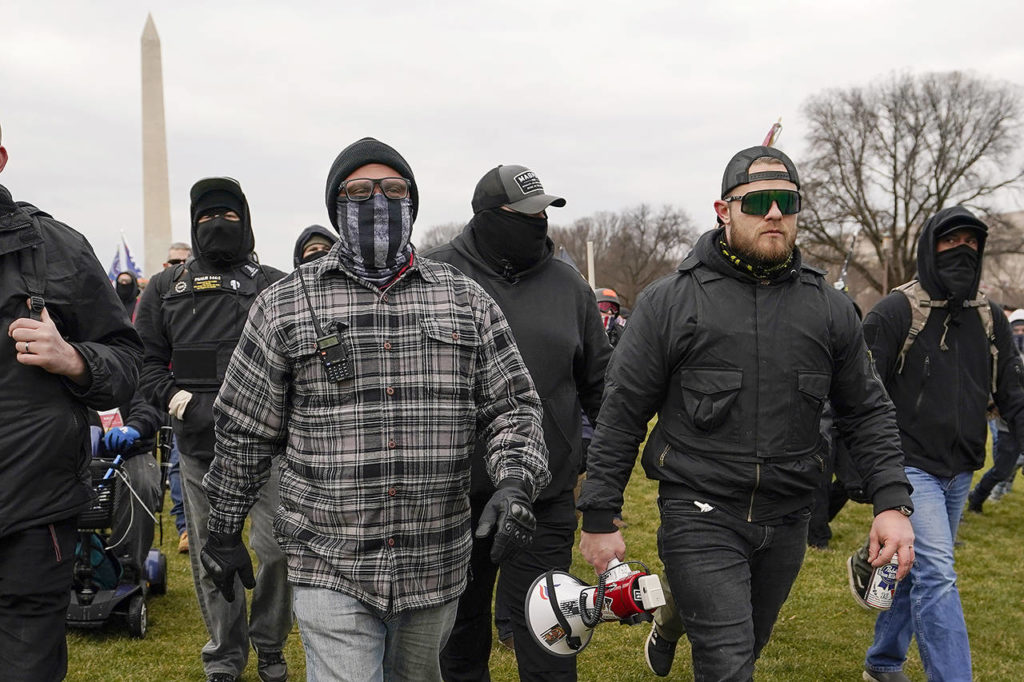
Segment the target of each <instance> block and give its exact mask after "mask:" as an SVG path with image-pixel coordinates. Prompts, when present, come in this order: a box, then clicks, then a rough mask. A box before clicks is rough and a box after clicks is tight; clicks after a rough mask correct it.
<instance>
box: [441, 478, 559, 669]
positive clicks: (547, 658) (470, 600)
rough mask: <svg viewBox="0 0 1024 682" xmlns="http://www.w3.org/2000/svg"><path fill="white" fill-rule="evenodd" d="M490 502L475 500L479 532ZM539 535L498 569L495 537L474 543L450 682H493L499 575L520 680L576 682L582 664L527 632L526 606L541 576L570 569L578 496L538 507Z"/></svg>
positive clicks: (445, 653)
mask: <svg viewBox="0 0 1024 682" xmlns="http://www.w3.org/2000/svg"><path fill="white" fill-rule="evenodd" d="M485 503H486V500H473V504H472V511H473V527H474V528H476V524H477V521H478V520H479V518H480V514H481V512H482V511H483V507H484V504H485ZM533 511H534V514H535V515H536V517H537V531H536V533H535V534H534V538H533V544H532V545H531V546H530V547H529V548H527V550H526V551H524V552H522V553H521V554H519V556H517V557H516V558H514V559H512V560H511V561H508V562H505V563H504V564H502V565H501V572H500V575H498V567H497V566H495V565H494V564H492V563H491V558H490V552H491V538H485V539H483V540H477V539H475V538H474V540H473V555H472V558H471V559H470V566H471V571H472V573H471V574H470V582H469V585H468V586H467V587H466V591H465V592H464V593H463V595H462V597H460V598H459V610H458V613H457V615H456V617H455V627H454V628H453V629H452V634H451V636H450V637H448V643H447V644H446V645H445V647H444V649H443V650H442V651H441V674H442V676H443V677H444V679H445V680H447V682H462V681H463V680H466V681H469V680H472V681H473V682H477V681H478V680H489V679H490V674H489V673H488V666H487V664H488V660H489V658H490V655H491V594H492V592H493V591H494V580H495V576H496V575H497V576H498V578H497V579H498V594H499V598H500V599H503V600H504V602H505V604H506V605H507V608H508V611H509V614H510V616H511V619H512V627H513V632H514V635H515V643H516V662H517V663H518V665H519V679H520V680H524V681H531V680H538V681H540V680H575V679H576V659H575V657H572V658H564V657H560V656H553V655H551V654H549V653H548V652H547V651H545V650H544V649H542V648H541V647H540V646H539V645H538V644H537V643H536V642H535V641H534V640H533V636H532V635H531V634H530V632H529V630H528V629H527V627H526V616H525V606H524V601H525V599H526V593H527V591H528V590H529V589H530V586H531V585H532V584H533V581H534V580H535V579H536V578H537V576H539V575H541V574H542V573H545V572H546V571H549V570H551V569H555V568H557V569H562V570H565V571H568V570H569V567H570V564H571V563H572V547H573V541H574V539H575V532H576V509H575V506H574V505H573V499H572V491H571V490H569V491H566V493H565V494H563V495H561V496H560V497H558V498H557V499H555V500H552V501H550V502H544V503H539V504H536V505H534V509H533Z"/></svg>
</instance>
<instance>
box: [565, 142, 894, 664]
mask: <svg viewBox="0 0 1024 682" xmlns="http://www.w3.org/2000/svg"><path fill="white" fill-rule="evenodd" d="M799 182H800V181H799V178H798V176H797V172H796V168H795V167H794V166H793V162H792V161H791V160H790V159H789V157H787V156H786V155H785V154H783V153H782V152H780V151H779V150H777V149H773V148H770V147H752V148H749V149H745V150H743V151H741V152H739V153H737V154H736V155H735V156H733V158H732V160H731V161H730V162H729V164H728V166H727V167H726V171H725V175H724V177H723V179H722V198H721V199H720V200H719V201H716V202H715V211H716V214H717V216H718V220H719V222H720V223H721V225H722V226H721V227H719V228H718V229H714V230H710V231H709V232H706V233H705V234H704V235H702V236H701V237H700V239H699V240H698V242H697V244H696V246H695V247H694V250H693V251H692V252H691V253H690V255H689V256H687V258H686V259H685V260H684V261H683V262H682V264H681V265H680V266H679V270H678V272H676V273H674V274H672V275H669V276H667V277H665V278H663V279H661V280H658V281H657V282H655V283H654V284H652V285H651V286H649V287H648V288H647V289H646V290H645V291H644V292H643V293H642V294H641V296H640V299H639V301H638V302H637V305H636V307H635V309H634V311H633V315H632V316H631V317H630V320H629V324H628V325H627V326H626V330H625V332H624V333H623V335H622V339H621V340H620V341H619V344H618V346H616V350H615V355H614V356H613V358H612V361H611V363H610V365H609V367H608V375H607V377H606V381H607V388H606V390H605V396H604V401H603V403H602V404H601V414H600V416H599V417H598V421H597V427H596V432H595V434H594V440H593V441H592V443H591V445H590V449H589V451H588V453H587V480H586V481H584V482H583V491H582V494H581V496H580V501H579V505H578V506H579V508H580V510H581V511H582V512H583V533H582V535H581V539H580V550H581V552H582V554H583V557H584V558H585V559H586V560H587V561H588V562H589V563H590V564H591V565H593V566H594V568H595V570H597V571H603V570H605V567H606V566H607V564H608V562H609V560H611V559H613V558H616V557H617V558H619V559H621V558H623V557H624V556H625V551H626V547H625V542H624V541H623V539H622V535H621V533H620V532H619V531H618V529H617V528H616V527H615V525H614V524H613V523H612V519H613V518H614V515H615V513H616V512H618V511H619V510H621V508H622V491H623V489H624V488H625V486H626V483H627V481H628V480H629V475H630V472H631V470H632V468H633V463H634V460H635V459H636V451H637V447H638V446H639V445H640V442H641V441H642V440H643V439H644V437H645V436H646V435H647V423H648V421H649V420H650V418H651V417H652V416H653V415H654V414H655V413H657V414H658V424H657V426H655V427H654V430H653V431H652V432H651V434H650V437H649V438H648V440H647V446H646V448H645V449H644V452H643V464H644V469H645V471H646V472H647V475H648V477H650V478H653V479H656V480H658V481H659V491H658V492H659V507H660V510H661V528H660V529H659V530H658V548H659V553H660V555H661V558H662V561H663V562H664V564H665V573H666V577H667V578H668V583H669V585H670V586H671V589H672V595H673V596H674V597H675V601H676V604H677V606H678V612H679V616H680V617H681V618H682V621H683V625H684V626H685V629H686V635H687V637H688V638H689V640H690V643H691V645H692V646H691V650H692V655H693V671H694V676H695V678H696V679H697V680H748V679H750V678H751V677H752V676H753V672H754V661H755V660H756V658H757V656H758V655H759V654H760V652H761V649H762V648H763V647H764V645H765V644H766V643H767V642H768V639H769V637H770V635H771V631H772V627H773V626H774V624H775V619H776V617H777V616H778V613H779V609H780V608H781V607H782V604H783V602H784V601H785V600H786V597H787V596H788V594H789V590H790V587H791V586H792V584H793V581H794V580H795V579H796V575H797V572H798V571H799V570H800V565H801V563H802V561H803V556H804V547H805V543H806V541H807V521H808V518H809V516H810V506H811V504H812V501H813V493H814V489H815V488H816V487H817V485H818V482H819V480H820V478H821V476H822V460H821V436H820V433H819V428H818V427H819V422H820V420H821V413H822V409H823V407H824V403H825V400H826V399H830V400H831V401H832V405H833V407H834V408H835V411H836V413H837V415H838V420H839V430H840V432H841V433H842V434H843V436H844V437H845V438H846V443H847V445H848V446H849V448H850V452H851V456H852V457H853V459H854V461H855V463H856V466H857V468H858V470H859V472H860V473H861V475H862V476H863V478H864V482H865V489H866V491H867V493H868V495H869V497H870V498H871V499H872V502H873V504H874V511H875V514H876V516H875V520H874V523H873V525H872V530H871V542H872V544H871V550H872V555H871V559H872V560H873V561H874V562H875V564H876V565H881V564H882V563H885V562H887V561H888V560H889V559H890V558H891V557H892V555H893V554H894V553H895V552H897V550H898V552H899V563H900V572H901V574H905V573H906V572H907V570H909V568H910V563H911V562H912V561H913V548H912V542H913V539H912V538H913V533H912V531H911V528H910V522H909V521H908V519H907V517H906V514H909V513H910V511H911V510H910V507H909V506H910V495H909V493H910V486H909V485H908V484H907V478H906V476H905V475H904V473H903V459H902V455H901V453H900V448H899V435H898V432H897V429H896V418H895V414H894V411H893V407H892V403H891V402H890V401H889V399H888V397H886V395H885V390H884V388H883V387H882V385H881V382H880V381H878V379H877V377H876V376H875V375H874V373H873V372H872V371H871V366H870V360H869V358H868V353H867V349H866V348H865V346H864V340H863V336H862V333H861V326H860V322H859V320H858V319H857V314H856V312H855V311H854V307H853V303H852V302H851V301H850V299H849V298H848V297H847V296H845V295H844V294H843V293H841V292H839V291H836V290H835V289H833V288H832V287H831V286H829V285H828V284H827V283H826V282H825V279H824V273H823V272H822V271H820V270H817V269H814V268H811V267H809V266H807V265H804V264H803V263H802V262H801V258H800V250H799V249H798V248H796V246H795V241H796V220H797V213H798V212H799V210H800V194H799V188H800V184H799ZM665 634H666V633H662V632H660V631H659V630H658V629H657V628H654V629H652V630H651V636H650V637H649V638H648V644H647V659H648V664H649V665H650V667H651V669H652V670H654V672H655V673H656V674H659V675H667V674H668V672H669V668H670V667H671V657H672V655H673V654H674V648H675V643H674V642H668V641H665V639H664V637H665Z"/></svg>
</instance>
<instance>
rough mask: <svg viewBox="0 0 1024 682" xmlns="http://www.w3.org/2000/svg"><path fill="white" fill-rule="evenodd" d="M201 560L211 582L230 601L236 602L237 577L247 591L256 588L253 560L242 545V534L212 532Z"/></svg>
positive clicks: (200, 556) (200, 557)
mask: <svg viewBox="0 0 1024 682" xmlns="http://www.w3.org/2000/svg"><path fill="white" fill-rule="evenodd" d="M199 560H200V561H202V562H203V566H204V567H205V568H206V572H207V573H209V574H210V580H212V581H213V584H214V585H216V586H217V589H219V590H220V591H221V594H223V595H224V598H225V599H227V600H228V601H235V576H236V575H237V576H238V577H239V578H241V580H242V585H244V586H245V587H246V589H250V590H251V589H252V588H254V587H256V578H255V577H253V574H252V559H250V558H249V550H247V549H246V548H245V545H243V544H242V534H241V533H238V534H232V533H215V532H213V531H210V538H209V539H208V540H207V541H206V545H205V546H204V547H203V551H202V553H201V554H200V555H199Z"/></svg>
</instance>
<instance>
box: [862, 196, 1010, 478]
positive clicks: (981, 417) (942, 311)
mask: <svg viewBox="0 0 1024 682" xmlns="http://www.w3.org/2000/svg"><path fill="white" fill-rule="evenodd" d="M957 227H973V228H975V229H977V230H978V232H979V233H980V236H979V240H978V273H977V275H976V276H975V280H974V285H973V287H972V289H971V296H972V297H974V296H975V295H976V294H977V288H978V283H979V281H980V279H981V265H982V256H983V255H984V252H985V232H986V231H987V228H986V227H985V224H984V223H982V222H981V221H980V220H978V219H977V218H975V217H974V216H973V215H972V214H971V213H970V212H969V211H967V210H966V209H964V208H961V207H959V206H956V207H952V208H947V209H943V210H941V211H939V212H938V213H936V214H935V215H934V216H933V217H932V218H931V219H930V220H929V221H928V222H927V223H925V226H924V228H923V229H922V230H921V235H920V237H919V238H918V244H917V275H918V280H919V281H920V283H921V286H922V287H924V289H925V291H927V292H928V294H929V295H930V296H931V297H932V299H933V300H944V299H947V297H948V292H947V290H946V287H945V285H944V284H943V282H942V279H941V277H940V275H939V273H938V269H937V267H936V263H935V256H936V253H935V247H936V244H937V239H936V235H939V234H943V233H945V232H949V231H950V230H952V229H955V228H957ZM989 305H990V306H991V307H992V321H993V324H994V329H993V331H994V333H995V343H996V349H997V350H998V353H999V355H998V359H997V365H998V366H997V367H996V379H997V390H996V391H995V393H994V394H993V392H992V385H991V384H992V366H991V352H990V343H989V340H988V338H987V336H986V334H985V329H984V325H983V324H982V321H981V317H980V315H978V313H977V312H976V311H975V310H973V309H970V308H965V309H963V310H961V311H960V313H959V315H957V319H956V320H953V319H952V318H951V316H950V312H949V310H948V309H947V308H932V309H931V312H930V313H929V315H928V321H927V323H926V324H925V326H924V329H922V330H921V333H920V334H918V336H917V338H916V339H915V340H914V343H913V345H911V346H910V348H909V349H908V350H907V354H906V356H905V358H904V360H903V365H902V369H900V368H899V355H900V351H901V350H902V348H903V343H904V340H905V339H906V338H907V334H908V332H909V331H910V325H911V318H912V311H911V308H910V302H909V301H908V300H907V297H906V296H905V295H903V294H902V293H899V292H894V293H891V294H889V295H888V296H886V297H885V298H883V299H882V300H880V301H879V302H878V303H877V304H876V305H875V307H874V308H873V309H872V310H871V312H869V313H868V314H867V317H865V318H864V337H865V339H866V341H867V344H868V347H869V348H870V350H871V355H872V357H873V358H874V361H875V366H876V367H877V369H878V373H879V375H881V377H882V381H883V382H884V383H885V387H886V389H887V390H888V392H889V396H890V397H891V398H892V401H893V403H894V404H895V405H896V419H897V422H898V424H899V429H900V437H901V439H902V443H903V452H904V455H905V464H906V466H912V467H916V468H918V469H922V470H924V471H927V472H928V473H930V474H932V475H934V476H941V477H951V476H955V475H956V474H958V473H961V472H963V471H973V470H975V469H979V468H981V467H982V465H983V464H984V462H985V439H986V435H987V433H988V432H987V427H986V418H985V412H986V409H987V407H988V404H989V400H990V399H994V400H995V403H996V405H997V406H998V407H999V413H1000V414H1001V415H1002V416H1003V418H1005V419H1006V420H1007V422H1009V423H1010V424H1013V425H1015V427H1016V433H1017V434H1018V438H1019V437H1020V435H1021V434H1024V388H1022V383H1021V382H1022V378H1024V366H1022V365H1021V360H1020V357H1019V355H1018V354H1017V352H1016V350H1015V348H1014V345H1013V339H1012V333H1011V331H1010V325H1009V323H1008V322H1007V321H1006V317H1005V316H1004V315H1003V313H1002V311H1001V310H1000V309H999V307H998V306H997V305H995V304H993V303H990V304H989ZM947 322H948V329H947ZM943 337H945V338H943ZM943 345H945V349H943V348H942V346H943ZM1021 449H1022V450H1024V444H1022V447H1021Z"/></svg>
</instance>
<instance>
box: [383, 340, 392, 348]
mask: <svg viewBox="0 0 1024 682" xmlns="http://www.w3.org/2000/svg"><path fill="white" fill-rule="evenodd" d="M384 350H391V342H390V341H385V342H384Z"/></svg>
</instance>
